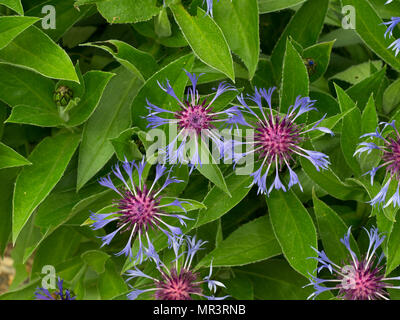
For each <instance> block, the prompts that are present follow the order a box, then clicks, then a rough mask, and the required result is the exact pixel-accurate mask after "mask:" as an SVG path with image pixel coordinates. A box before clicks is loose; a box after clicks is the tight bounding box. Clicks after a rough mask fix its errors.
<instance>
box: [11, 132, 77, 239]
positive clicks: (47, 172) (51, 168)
mask: <svg viewBox="0 0 400 320" xmlns="http://www.w3.org/2000/svg"><path fill="white" fill-rule="evenodd" d="M80 139H81V137H80V136H79V135H76V134H60V135H57V136H54V137H47V138H45V139H44V140H43V141H42V142H41V143H40V144H38V145H37V146H36V148H35V149H34V150H33V151H32V153H31V154H30V155H29V157H28V160H29V161H30V162H31V163H32V165H31V166H27V167H24V168H23V169H22V171H21V173H20V174H19V175H18V177H17V181H16V183H15V188H14V198H13V226H12V232H13V242H14V243H15V240H16V239H17V237H18V235H19V233H20V232H21V230H22V227H23V226H24V225H25V223H26V222H27V221H28V219H29V217H30V216H31V214H32V212H33V211H34V210H35V209H36V207H37V206H38V205H39V204H40V203H41V202H42V201H43V200H44V199H45V198H46V197H47V196H48V194H49V193H50V191H51V190H52V189H53V188H54V186H55V185H56V184H57V182H58V181H59V180H60V179H61V177H62V175H63V173H64V171H65V169H66V167H67V165H68V163H69V161H70V159H71V157H72V155H73V154H74V153H75V150H76V148H77V147H78V144H79V142H80Z"/></svg>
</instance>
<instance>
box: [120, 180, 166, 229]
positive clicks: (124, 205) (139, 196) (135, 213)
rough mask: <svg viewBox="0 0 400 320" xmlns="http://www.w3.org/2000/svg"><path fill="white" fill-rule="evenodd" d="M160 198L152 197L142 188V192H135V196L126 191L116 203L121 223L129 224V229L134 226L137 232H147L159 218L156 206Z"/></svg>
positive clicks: (145, 188)
mask: <svg viewBox="0 0 400 320" xmlns="http://www.w3.org/2000/svg"><path fill="white" fill-rule="evenodd" d="M159 203H160V198H158V199H154V197H153V196H152V195H151V194H150V193H149V192H148V191H147V187H146V186H144V187H143V190H137V193H136V195H135V194H133V193H132V192H131V191H129V190H126V191H125V194H124V197H123V198H122V199H120V200H119V201H118V209H119V210H120V213H121V214H122V218H121V223H122V224H125V223H130V224H131V226H130V228H129V229H131V228H133V226H134V225H136V227H137V229H138V230H141V231H142V232H144V231H147V230H148V229H149V227H150V226H151V227H153V226H154V225H156V224H157V223H158V221H157V219H156V218H158V217H159V215H158V213H159V211H158V210H157V208H156V207H157V206H158V205H159Z"/></svg>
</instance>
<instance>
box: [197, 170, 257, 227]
mask: <svg viewBox="0 0 400 320" xmlns="http://www.w3.org/2000/svg"><path fill="white" fill-rule="evenodd" d="M252 180H253V178H252V177H251V176H240V175H236V174H234V173H233V174H231V175H230V176H228V177H227V178H226V185H227V186H228V189H229V192H230V194H231V195H232V197H229V195H228V194H226V193H221V191H220V189H219V188H218V187H216V186H214V187H213V188H212V189H211V190H210V191H209V192H208V194H207V195H206V197H205V198H204V200H203V204H204V205H205V206H206V207H207V209H206V210H202V211H200V212H199V215H198V220H197V222H196V227H200V226H201V225H203V224H206V223H209V222H212V221H214V220H217V219H219V218H220V217H222V216H223V215H224V214H226V213H227V212H229V211H230V210H231V209H232V208H233V207H235V206H236V205H237V204H238V203H239V202H240V201H241V200H242V199H243V198H244V197H245V196H246V195H247V194H248V193H249V191H250V188H249V185H250V184H251V182H252Z"/></svg>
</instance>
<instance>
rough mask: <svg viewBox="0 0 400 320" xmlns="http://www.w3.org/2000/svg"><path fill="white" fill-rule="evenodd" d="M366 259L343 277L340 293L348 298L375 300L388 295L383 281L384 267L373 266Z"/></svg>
mask: <svg viewBox="0 0 400 320" xmlns="http://www.w3.org/2000/svg"><path fill="white" fill-rule="evenodd" d="M371 265H372V263H371V264H368V266H367V263H366V262H365V261H363V262H361V263H358V266H357V267H353V268H354V269H353V271H352V272H350V273H349V274H347V275H346V276H345V277H343V279H342V283H341V285H340V286H339V287H340V293H339V294H340V295H342V296H343V298H344V299H346V300H375V299H381V298H382V296H383V297H385V296H387V292H386V291H385V290H384V289H383V288H384V287H385V283H384V282H383V281H382V278H383V275H382V274H381V271H382V267H379V268H376V267H372V266H371Z"/></svg>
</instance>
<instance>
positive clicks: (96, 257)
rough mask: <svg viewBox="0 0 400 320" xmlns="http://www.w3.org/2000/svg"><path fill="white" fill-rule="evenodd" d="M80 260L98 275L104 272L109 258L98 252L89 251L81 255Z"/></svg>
mask: <svg viewBox="0 0 400 320" xmlns="http://www.w3.org/2000/svg"><path fill="white" fill-rule="evenodd" d="M81 258H82V260H83V261H85V263H86V264H87V265H89V266H90V267H92V268H93V270H94V271H96V272H97V273H98V274H100V273H103V272H104V271H105V265H106V261H107V260H108V259H109V258H110V256H109V255H108V254H107V253H105V252H103V251H100V250H89V251H86V252H84V253H82V255H81Z"/></svg>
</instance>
